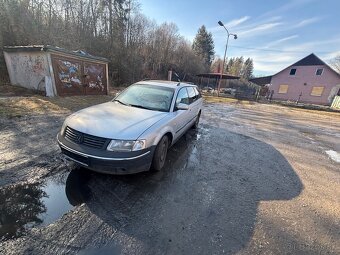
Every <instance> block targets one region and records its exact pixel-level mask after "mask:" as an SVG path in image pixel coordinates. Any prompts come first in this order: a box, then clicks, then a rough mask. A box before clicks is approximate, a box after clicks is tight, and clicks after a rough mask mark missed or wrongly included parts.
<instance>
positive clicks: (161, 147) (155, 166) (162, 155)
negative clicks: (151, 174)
mask: <svg viewBox="0 0 340 255" xmlns="http://www.w3.org/2000/svg"><path fill="white" fill-rule="evenodd" d="M168 147H169V137H168V136H166V135H165V136H163V137H162V139H161V140H160V141H159V143H158V144H157V146H156V149H155V154H154V156H153V159H152V165H151V170H152V171H155V172H158V171H160V170H162V168H163V167H164V164H165V160H166V155H167V153H168Z"/></svg>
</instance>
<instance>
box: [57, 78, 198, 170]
mask: <svg viewBox="0 0 340 255" xmlns="http://www.w3.org/2000/svg"><path fill="white" fill-rule="evenodd" d="M201 107H202V98H201V95H200V93H199V91H198V89H197V87H196V86H195V85H191V84H187V83H182V82H180V83H178V82H170V81H141V82H138V83H135V84H133V85H131V86H129V87H128V88H127V89H125V90H124V91H123V92H122V93H121V94H119V95H118V96H117V97H116V98H115V99H113V100H112V101H110V102H107V103H104V104H99V105H95V106H91V107H89V108H86V109H83V110H80V111H78V112H76V113H74V114H72V115H70V116H69V117H68V118H66V120H65V122H64V124H63V126H62V128H61V131H60V133H59V134H58V136H57V139H58V143H59V146H60V148H61V151H62V153H63V154H64V155H65V156H66V157H67V158H69V159H71V160H73V161H75V162H76V163H78V164H80V165H82V166H84V167H86V168H88V169H91V170H94V171H98V172H103V173H112V174H128V173H137V172H142V171H147V170H149V169H152V170H155V171H159V170H161V169H162V168H163V166H164V163H165V160H166V155H167V151H168V148H169V147H170V146H172V145H173V144H174V143H175V142H176V141H177V140H178V139H179V138H180V137H181V136H182V135H183V134H184V133H185V132H186V131H187V130H188V129H189V128H191V127H197V125H198V122H199V119H200V115H201Z"/></svg>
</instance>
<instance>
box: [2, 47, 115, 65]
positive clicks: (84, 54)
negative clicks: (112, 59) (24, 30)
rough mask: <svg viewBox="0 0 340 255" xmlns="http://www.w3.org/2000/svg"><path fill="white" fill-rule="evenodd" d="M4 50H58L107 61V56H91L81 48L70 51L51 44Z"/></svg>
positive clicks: (6, 49) (5, 49) (5, 48)
mask: <svg viewBox="0 0 340 255" xmlns="http://www.w3.org/2000/svg"><path fill="white" fill-rule="evenodd" d="M4 51H5V52H23V51H25V52H30V51H51V52H60V53H64V54H68V55H73V56H77V57H82V58H89V59H94V60H99V61H103V62H109V60H108V59H107V58H102V57H97V56H93V55H91V54H89V53H87V52H85V51H82V50H76V51H70V50H66V49H64V48H60V47H55V46H51V45H27V46H5V47H4Z"/></svg>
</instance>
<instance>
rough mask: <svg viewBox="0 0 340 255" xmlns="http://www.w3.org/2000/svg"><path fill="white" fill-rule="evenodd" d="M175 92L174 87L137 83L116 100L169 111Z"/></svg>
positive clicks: (135, 105) (145, 107) (140, 106)
mask: <svg viewBox="0 0 340 255" xmlns="http://www.w3.org/2000/svg"><path fill="white" fill-rule="evenodd" d="M173 94H174V89H172V88H167V87H161V86H153V85H148V84H136V85H131V86H130V87H128V88H127V89H126V90H124V92H123V93H122V94H120V95H119V96H118V97H116V98H115V100H114V101H117V102H119V103H121V104H125V105H128V106H131V107H137V108H144V109H148V110H156V111H165V112H167V111H169V110H170V105H171V102H172V98H173Z"/></svg>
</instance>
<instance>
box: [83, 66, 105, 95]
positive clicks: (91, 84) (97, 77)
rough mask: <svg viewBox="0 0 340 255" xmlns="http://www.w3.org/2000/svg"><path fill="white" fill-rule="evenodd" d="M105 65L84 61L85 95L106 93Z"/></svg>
mask: <svg viewBox="0 0 340 255" xmlns="http://www.w3.org/2000/svg"><path fill="white" fill-rule="evenodd" d="M106 77H107V76H106V65H104V64H98V63H91V62H84V78H85V80H84V84H85V94H86V95H106V94H107V86H106V85H107V81H106Z"/></svg>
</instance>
